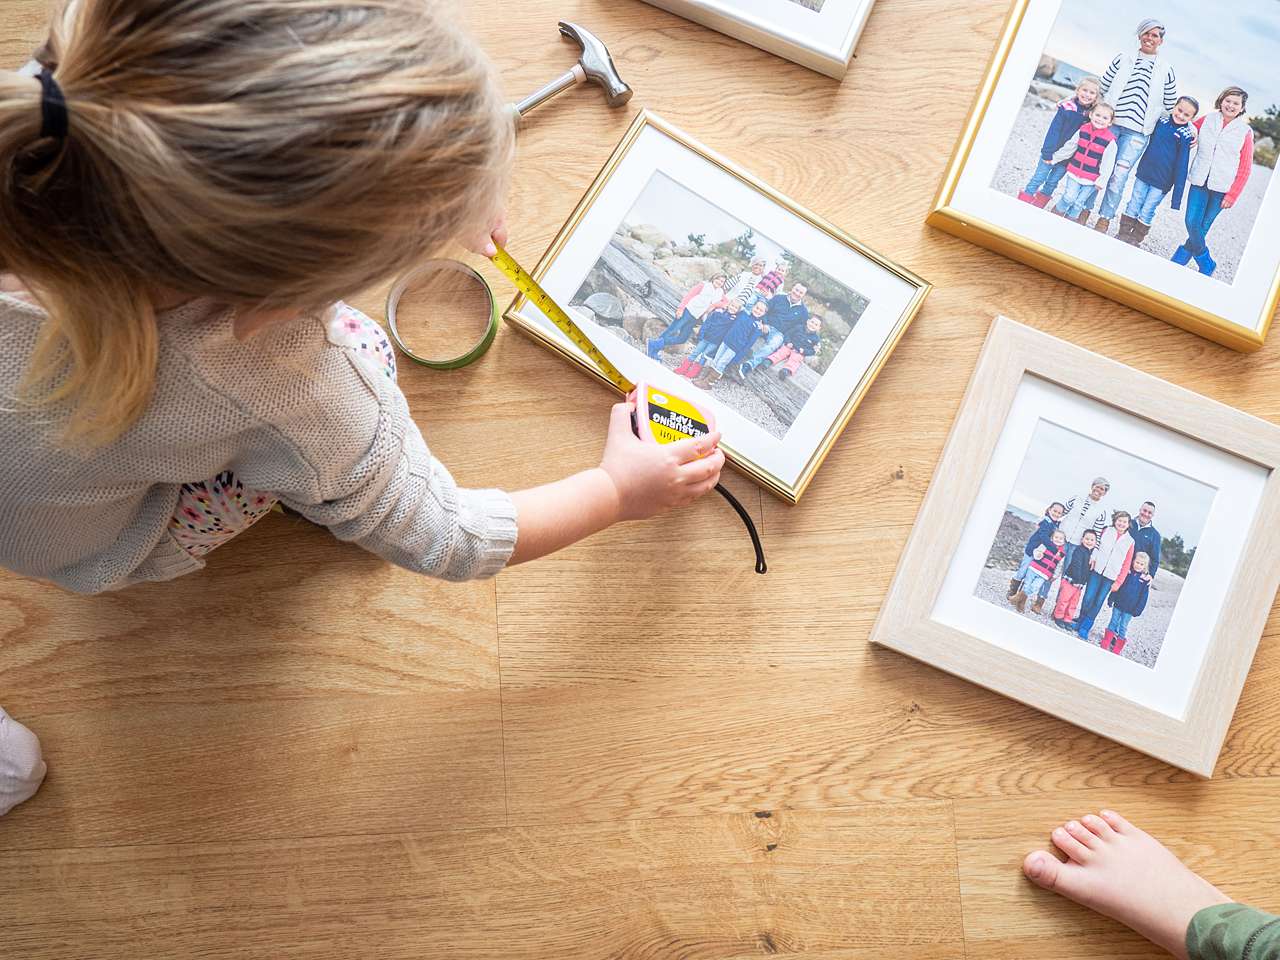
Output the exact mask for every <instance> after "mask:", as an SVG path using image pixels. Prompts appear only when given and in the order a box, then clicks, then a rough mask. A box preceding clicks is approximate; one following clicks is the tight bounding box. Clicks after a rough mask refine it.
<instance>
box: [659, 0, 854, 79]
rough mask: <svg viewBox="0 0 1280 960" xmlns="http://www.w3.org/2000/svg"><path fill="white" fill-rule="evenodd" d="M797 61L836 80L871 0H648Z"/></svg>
mask: <svg viewBox="0 0 1280 960" xmlns="http://www.w3.org/2000/svg"><path fill="white" fill-rule="evenodd" d="M646 2H648V3H651V4H653V5H654V6H656V7H661V8H662V9H664V10H669V11H671V12H672V13H675V14H679V15H680V16H682V17H686V18H688V19H690V20H693V21H695V22H697V23H701V24H703V25H704V26H708V27H711V28H712V29H714V30H719V31H720V32H722V33H725V34H728V35H729V36H732V37H737V38H738V39H739V40H743V41H745V42H746V43H750V44H752V45H754V46H757V47H760V48H761V49H762V50H767V51H769V52H770V53H774V54H777V55H778V56H780V57H784V58H786V59H788V60H792V61H794V62H796V63H798V64H800V65H801V66H805V67H809V68H810V69H811V70H816V71H818V72H819V73H824V74H826V75H827V76H829V77H833V78H835V79H837V80H839V79H840V78H841V77H843V76H844V75H845V73H846V71H847V70H848V68H849V61H850V60H851V59H853V51H854V48H855V47H856V46H857V44H858V38H859V37H860V36H861V35H862V30H863V28H864V27H865V26H866V23H867V18H868V17H869V16H870V15H871V8H872V6H873V5H874V4H875V0H826V2H825V3H823V5H822V9H821V10H810V9H809V8H807V7H804V6H801V5H800V4H798V3H795V2H794V0H646Z"/></svg>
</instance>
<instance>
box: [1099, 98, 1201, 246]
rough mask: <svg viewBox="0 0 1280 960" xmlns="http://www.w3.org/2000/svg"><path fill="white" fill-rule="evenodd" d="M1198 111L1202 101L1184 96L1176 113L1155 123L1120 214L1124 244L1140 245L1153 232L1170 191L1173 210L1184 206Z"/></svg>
mask: <svg viewBox="0 0 1280 960" xmlns="http://www.w3.org/2000/svg"><path fill="white" fill-rule="evenodd" d="M1199 112H1200V102H1199V101H1198V100H1196V98H1195V97H1182V98H1181V99H1180V100H1179V101H1178V105H1177V106H1176V107H1174V108H1173V113H1172V114H1170V115H1169V116H1167V117H1165V118H1164V119H1162V120H1161V121H1160V122H1159V123H1157V124H1156V129H1155V131H1154V132H1153V133H1152V134H1151V139H1150V140H1149V141H1148V142H1147V149H1146V150H1145V151H1144V152H1143V154H1142V160H1141V161H1140V162H1139V163H1138V171H1137V182H1136V183H1135V184H1134V185H1133V196H1132V197H1130V198H1129V209H1128V210H1126V211H1125V212H1124V213H1123V214H1121V216H1120V234H1119V236H1120V239H1121V240H1123V241H1124V242H1125V243H1129V244H1132V245H1133V246H1135V247H1137V246H1141V244H1142V241H1143V240H1145V239H1147V234H1148V233H1150V232H1151V224H1152V222H1153V221H1154V220H1155V218H1156V211H1157V210H1158V209H1159V208H1160V204H1161V203H1163V202H1164V198H1165V197H1166V196H1168V195H1169V192H1170V191H1173V209H1175V210H1181V209H1182V195H1183V193H1184V192H1185V191H1186V187H1187V170H1188V169H1189V168H1190V166H1191V148H1192V147H1194V146H1195V143H1196V131H1195V129H1194V128H1193V127H1192V126H1191V121H1192V120H1194V119H1195V118H1196V114H1197V113H1199Z"/></svg>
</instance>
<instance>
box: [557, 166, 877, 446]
mask: <svg viewBox="0 0 1280 960" xmlns="http://www.w3.org/2000/svg"><path fill="white" fill-rule="evenodd" d="M570 304H571V305H572V306H575V307H579V308H580V309H582V310H589V311H591V313H592V314H593V315H594V317H595V319H596V322H597V323H599V324H600V325H601V326H603V327H605V328H606V329H608V330H610V331H612V332H613V333H614V334H615V335H616V336H618V337H619V338H620V339H622V340H623V342H625V343H626V344H628V345H629V346H630V347H632V348H633V349H636V350H644V351H645V352H646V353H647V355H648V356H649V358H650V359H652V360H655V361H658V362H659V363H662V364H663V365H664V366H667V367H669V368H671V369H672V370H673V371H674V373H675V374H676V375H677V376H680V377H684V378H686V379H687V380H688V381H689V382H690V385H691V386H692V387H696V388H697V389H698V390H701V391H708V392H711V393H712V394H713V395H715V396H716V397H717V399H719V400H721V401H722V402H723V403H725V404H726V405H728V406H730V407H732V408H733V409H734V410H736V411H738V412H739V413H740V414H742V415H743V416H744V417H746V418H747V419H749V420H751V421H752V422H753V423H755V424H757V425H758V426H759V427H761V428H762V429H763V430H765V431H767V432H768V433H770V434H772V435H773V436H775V437H778V438H779V439H781V438H783V437H785V436H786V433H787V431H788V430H789V429H790V428H791V425H792V424H793V423H794V422H795V419H796V417H797V415H798V414H799V413H800V411H801V409H803V407H804V405H805V404H806V403H807V402H808V400H809V398H810V397H811V396H812V394H813V391H814V389H815V388H816V387H817V386H818V383H819V382H820V381H821V379H822V377H823V375H824V374H825V373H826V372H827V370H829V369H830V367H831V363H832V361H833V360H834V359H835V357H836V355H837V354H838V353H839V352H840V348H841V347H842V346H843V345H844V342H845V341H846V340H847V339H848V337H849V334H850V333H851V332H852V331H853V329H854V327H856V326H857V324H858V321H859V320H860V319H861V317H862V315H863V313H864V312H865V311H866V309H867V307H868V306H869V301H868V300H867V298H866V297H864V296H863V295H862V294H860V293H858V292H856V291H854V290H851V289H849V288H848V287H846V286H845V285H843V284H841V283H840V282H839V281H837V280H834V279H832V278H831V277H829V276H827V275H826V274H824V273H822V271H820V270H818V269H816V268H815V267H813V266H812V265H810V264H808V263H806V262H805V261H804V260H803V259H801V258H800V257H798V256H797V255H796V254H795V253H793V252H792V251H790V250H787V249H786V248H784V247H782V246H781V245H780V244H777V243H775V242H773V241H772V240H770V239H769V238H768V237H766V236H764V235H763V234H760V233H757V232H756V231H755V230H754V229H753V228H752V227H750V226H748V225H747V224H745V223H743V222H742V221H740V220H738V219H737V218H736V217H733V216H731V215H729V214H728V213H726V212H725V211H723V210H721V209H719V208H718V207H716V206H715V205H714V204H712V203H709V202H708V201H707V200H705V199H703V198H702V197H699V196H698V195H697V194H696V193H694V192H693V191H691V190H689V189H688V188H686V187H684V186H681V185H680V184H679V183H677V182H676V181H675V180H673V179H672V178H671V177H669V176H667V175H666V174H665V173H661V172H658V173H655V174H654V175H653V178H652V179H651V180H650V181H649V183H648V185H647V186H646V187H645V189H644V191H643V192H642V193H641V194H640V197H639V199H638V200H637V201H636V204H635V206H634V207H632V208H631V210H630V211H629V212H628V214H627V216H626V219H625V220H623V222H622V224H621V225H620V226H619V227H618V229H617V231H616V232H615V233H614V235H613V237H611V238H610V240H609V245H608V246H607V247H606V248H605V249H604V252H603V253H602V254H601V255H600V259H599V260H597V261H596V263H595V265H594V267H593V268H592V270H591V272H590V273H589V274H588V275H587V278H586V279H585V280H584V281H583V284H582V286H581V287H580V288H579V289H578V292H577V293H576V294H575V295H574V297H573V299H572V300H571V301H570Z"/></svg>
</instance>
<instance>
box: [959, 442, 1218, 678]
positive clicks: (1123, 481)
mask: <svg viewBox="0 0 1280 960" xmlns="http://www.w3.org/2000/svg"><path fill="white" fill-rule="evenodd" d="M1215 494H1216V491H1215V490H1214V489H1213V488H1212V487H1209V486H1207V485H1205V484H1203V483H1200V482H1198V481H1196V480H1192V479H1190V478H1189V477H1185V476H1183V475H1181V474H1179V473H1176V472H1174V471H1172V470H1166V469H1164V468H1163V467H1160V466H1157V465H1155V464H1152V463H1149V462H1148V461H1146V460H1143V459H1141V458H1139V457H1136V456H1133V455H1132V454H1129V453H1126V452H1125V451H1123V450H1119V449H1116V448H1115V447H1111V446H1108V445H1107V444H1105V443H1102V442H1100V441H1099V440H1096V439H1093V438H1090V437H1086V436H1083V435H1082V434H1079V433H1076V432H1074V431H1072V430H1068V429H1066V428H1065V427H1062V426H1059V425H1057V424H1053V423H1049V422H1047V421H1043V420H1042V421H1040V422H1039V423H1038V424H1037V426H1036V430H1035V433H1034V434H1033V436H1032V440H1031V444H1030V446H1029V448H1028V451H1027V456H1026V459H1025V460H1024V461H1023V464H1022V467H1021V469H1020V470H1019V473H1018V478H1017V480H1016V481H1015V483H1014V489H1013V492H1012V494H1011V495H1010V498H1009V503H1008V506H1007V507H1006V508H1005V513H1004V517H1003V519H1002V520H1001V523H1000V527H999V530H998V532H997V533H996V537H995V541H994V542H993V543H992V546H991V551H990V553H989V555H988V557H987V562H986V566H985V569H984V570H983V571H982V574H981V576H980V577H979V581H978V585H977V589H976V590H975V596H977V597H978V598H979V599H982V600H985V601H986V602H988V603H991V604H995V605H996V606H1000V607H1004V608H1006V609H1010V610H1013V611H1015V612H1016V613H1018V614H1021V615H1023V616H1025V617H1028V618H1030V619H1032V620H1033V621H1034V622H1036V623H1038V624H1043V626H1044V627H1045V634H1046V636H1047V635H1049V634H1050V632H1051V630H1052V629H1053V628H1056V629H1057V630H1059V631H1062V634H1063V635H1065V636H1067V637H1074V638H1075V639H1077V640H1079V641H1082V642H1084V643H1088V644H1091V645H1093V646H1098V647H1101V648H1102V649H1103V650H1106V651H1108V652H1110V653H1114V654H1116V655H1118V656H1121V657H1124V658H1125V659H1127V660H1131V661H1133V662H1135V663H1139V664H1142V665H1143V666H1145V667H1154V666H1155V665H1156V660H1157V659H1158V658H1159V656H1160V651H1161V649H1162V647H1163V646H1164V641H1165V636H1166V634H1167V632H1168V630H1169V623H1170V621H1171V620H1172V618H1173V613H1174V609H1175V608H1176V607H1177V604H1178V599H1179V597H1180V596H1181V594H1182V588H1183V586H1184V585H1185V584H1186V581H1187V579H1188V578H1189V576H1190V575H1191V570H1192V564H1193V561H1194V559H1195V554H1196V548H1197V546H1198V545H1199V542H1200V538H1201V536H1202V534H1203V532H1204V527H1205V522H1206V520H1207V518H1208V515H1209V509H1210V507H1211V506H1212V504H1213V499H1214V495H1215Z"/></svg>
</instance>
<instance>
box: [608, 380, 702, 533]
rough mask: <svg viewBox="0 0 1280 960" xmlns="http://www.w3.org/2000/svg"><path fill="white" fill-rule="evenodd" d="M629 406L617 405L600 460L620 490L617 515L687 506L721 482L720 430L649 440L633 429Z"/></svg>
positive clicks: (639, 514) (634, 516) (629, 517)
mask: <svg viewBox="0 0 1280 960" xmlns="http://www.w3.org/2000/svg"><path fill="white" fill-rule="evenodd" d="M631 410H632V408H631V405H630V404H627V403H618V404H615V405H614V407H613V411H612V412H611V414H610V417H609V436H608V439H607V440H606V441H605V446H604V457H603V458H602V459H601V461H600V468H601V469H602V470H604V472H605V473H606V474H608V475H609V479H610V480H612V481H613V486H614V489H615V490H616V491H617V495H618V519H619V520H644V519H647V518H649V517H653V516H657V515H658V514H660V513H665V512H666V511H668V510H670V509H672V508H673V507H683V506H685V505H686V504H690V503H692V502H693V501H694V500H697V499H698V498H699V497H701V496H702V495H703V494H704V493H707V492H708V491H710V490H712V489H713V488H714V487H715V485H716V484H717V483H719V482H720V471H721V470H722V469H723V467H724V453H723V452H722V451H721V450H720V448H719V446H718V445H719V443H720V433H719V432H718V431H717V432H715V433H710V434H707V435H706V436H704V437H698V438H695V439H689V440H681V441H679V442H677V443H667V444H656V443H645V442H644V441H643V440H641V439H640V438H639V437H637V436H636V435H635V434H634V433H633V432H632V430H631Z"/></svg>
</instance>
